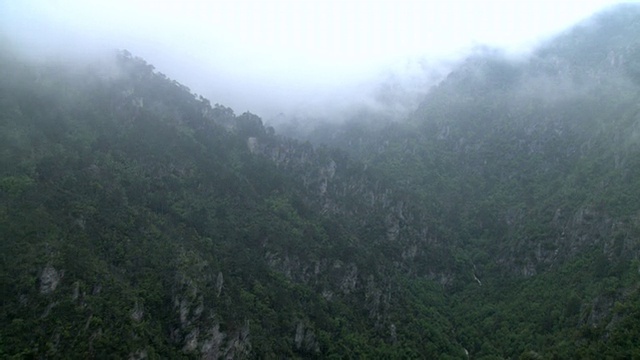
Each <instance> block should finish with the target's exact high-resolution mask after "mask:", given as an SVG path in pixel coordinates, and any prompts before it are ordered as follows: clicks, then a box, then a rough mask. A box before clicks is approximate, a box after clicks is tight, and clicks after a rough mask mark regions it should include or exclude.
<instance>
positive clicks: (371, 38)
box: [0, 0, 621, 119]
mask: <svg viewBox="0 0 640 360" xmlns="http://www.w3.org/2000/svg"><path fill="white" fill-rule="evenodd" d="M616 3H621V1H612V0H592V1H580V2H577V1H575V2H574V1H567V2H561V3H554V4H552V3H550V2H539V1H522V2H513V1H471V0H467V1H463V0H457V1H450V2H446V3H440V2H431V1H404V2H394V1H390V0H384V1H382V0H379V1H367V2H364V1H317V0H313V1H292V0H286V1H285V0H281V1H248V0H236V1H209V2H203V1H182V2H179V3H177V2H176V3H173V2H169V1H109V2H107V1H94V2H81V1H76V0H60V1H21V2H14V3H5V4H3V5H0V10H1V13H2V15H0V16H2V18H3V19H2V24H3V25H2V26H1V28H2V31H3V32H4V33H5V34H6V35H7V36H8V37H9V39H10V40H11V41H14V42H16V43H18V44H19V45H20V46H21V47H22V48H23V49H24V50H26V51H32V52H34V53H38V54H40V55H42V56H48V55H51V54H57V53H59V52H60V51H63V52H68V53H71V54H72V55H79V56H80V55H88V54H92V53H95V52H100V51H105V50H112V49H127V50H129V51H130V52H131V53H133V54H134V55H135V56H139V57H142V58H144V59H145V60H146V61H148V62H149V63H151V64H153V65H154V66H155V67H156V69H157V70H158V71H160V72H162V73H164V74H166V75H167V76H169V77H171V78H173V79H176V80H177V81H179V82H181V83H182V84H184V85H186V86H188V87H189V88H190V89H191V90H192V91H193V92H195V93H198V94H200V95H203V96H205V97H207V98H209V99H210V100H211V102H212V103H220V104H222V105H225V106H229V107H231V108H232V109H233V110H234V111H235V112H236V113H242V112H245V111H250V112H252V113H255V114H257V115H259V116H262V117H263V118H266V119H269V118H272V117H274V116H277V115H278V114H281V113H283V114H285V115H287V116H290V115H295V114H296V113H300V112H315V111H321V110H323V108H324V107H326V105H327V104H329V103H335V104H337V105H336V106H337V107H340V106H347V105H346V104H348V103H350V102H367V101H374V102H375V101H376V100H371V99H369V98H370V97H372V96H374V95H375V94H374V91H375V90H376V89H375V87H376V86H377V85H378V84H380V83H382V82H385V81H386V82H390V83H391V84H394V85H395V86H398V87H408V88H412V87H415V88H421V87H424V86H426V85H427V84H429V82H432V81H436V79H437V78H438V77H439V76H442V75H444V73H446V71H447V66H449V64H451V63H453V62H455V61H456V60H457V59H459V58H460V57H462V55H463V54H465V53H466V52H468V51H470V49H472V48H474V47H475V46H479V45H484V46H490V47H496V48H500V49H503V50H504V51H506V52H508V53H514V54H520V53H526V52H527V51H529V50H531V49H532V48H533V47H534V46H536V45H537V44H539V43H540V42H541V41H544V40H546V39H548V38H550V37H551V36H553V35H555V34H557V33H559V32H561V31H562V30H565V29H567V28H569V27H570V26H572V25H574V24H576V23H577V22H579V21H581V20H583V19H585V18H587V17H589V16H590V15H592V14H594V13H595V12H598V11H601V10H603V9H604V8H605V7H608V6H611V5H613V4H616ZM424 90H426V89H423V91H424ZM303 110H304V111H303ZM324 110H326V109H324ZM319 116H322V114H319Z"/></svg>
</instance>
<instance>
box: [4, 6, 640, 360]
mask: <svg viewBox="0 0 640 360" xmlns="http://www.w3.org/2000/svg"><path fill="white" fill-rule="evenodd" d="M638 19H640V11H639V9H638V8H637V7H634V6H625V7H622V8H619V9H618V10H617V11H613V12H610V13H606V14H603V15H601V16H600V17H599V18H597V19H595V20H594V23H593V24H591V26H596V27H598V31H596V32H594V31H592V30H591V29H592V27H585V26H583V27H577V28H576V29H574V30H572V31H570V32H567V33H566V34H563V35H561V36H560V37H558V38H557V39H555V40H554V41H552V42H550V43H549V44H547V45H545V46H543V47H541V48H540V49H539V50H538V51H537V52H536V53H534V54H533V55H532V56H531V58H529V59H527V60H526V61H524V60H521V61H512V60H508V59H505V58H504V57H503V56H501V55H500V54H496V53H493V52H488V51H485V52H481V53H479V54H476V55H474V56H473V57H470V58H469V59H468V61H467V62H466V63H464V64H462V65H461V66H460V67H459V68H458V69H456V70H455V71H454V72H453V73H452V74H451V75H450V76H449V77H448V78H447V79H446V80H444V81H443V82H442V83H441V84H440V85H439V86H437V87H435V88H434V89H432V90H431V91H430V92H429V94H428V95H427V96H426V97H425V99H424V100H423V102H422V104H421V106H420V107H419V108H418V109H417V111H416V112H415V113H413V114H412V115H411V116H410V117H409V118H408V119H407V120H406V121H403V122H397V123H377V124H376V126H375V127H368V125H367V123H366V121H361V120H360V121H352V122H347V123H346V124H343V125H335V124H334V125H323V126H320V127H319V128H318V129H317V130H316V132H313V133H312V134H311V135H310V136H309V138H310V139H312V140H313V141H314V142H317V143H316V144H313V145H312V144H311V143H309V142H301V141H296V140H292V139H290V138H287V137H283V136H281V135H277V134H276V132H275V130H274V129H272V128H270V127H266V126H264V125H263V123H262V121H261V119H260V118H259V117H257V116H255V115H253V114H250V113H245V114H242V115H235V114H234V113H233V111H232V110H231V109H229V108H226V107H224V106H221V105H217V104H216V105H213V106H212V105H211V104H210V103H209V101H208V100H206V99H204V98H202V97H199V96H196V95H193V94H192V93H191V92H190V90H189V89H188V88H186V87H185V86H183V85H181V84H179V83H177V82H175V81H172V80H170V79H168V78H167V77H166V76H164V75H163V74H161V73H159V72H157V71H155V69H154V68H153V67H152V66H151V65H149V64H147V63H146V62H145V61H143V60H142V59H139V58H135V57H133V56H132V55H131V54H129V53H128V52H121V53H119V54H118V55H117V56H116V57H115V59H113V60H112V61H103V62H102V63H100V65H86V66H79V65H78V64H75V66H70V65H65V64H64V63H59V64H55V63H44V62H36V61H28V60H24V59H22V58H21V57H20V56H18V55H16V54H15V53H14V52H13V50H12V49H11V48H10V46H9V45H7V44H3V45H2V47H3V49H2V50H3V51H1V52H0V293H1V294H2V298H1V299H2V301H1V302H0V356H1V357H3V358H14V359H21V358H133V359H138V358H220V357H232V358H254V357H257V358H341V359H342V358H439V359H447V358H449V359H464V358H474V359H502V358H508V359H518V358H519V359H538V358H544V359H547V358H549V359H566V358H576V359H583V358H640V350H639V347H638V345H637V344H636V342H637V339H638V338H640V300H639V299H640V260H639V256H638V252H639V250H640V246H639V245H640V243H639V242H638V238H639V236H640V208H639V206H640V205H639V204H640V173H639V171H640V170H639V169H640V162H639V161H640V160H639V159H640V83H639V82H638V81H637V76H636V75H637V70H638V66H637V64H639V63H640V58H639V57H638V56H639V54H640V51H639V50H638V49H640V43H638V42H637V40H636V34H637V33H638V31H639V30H638V24H640V22H639V20H638ZM587 53H588V56H585V55H584V54H587ZM356 138H357V139H359V140H358V141H352V140H353V139H356Z"/></svg>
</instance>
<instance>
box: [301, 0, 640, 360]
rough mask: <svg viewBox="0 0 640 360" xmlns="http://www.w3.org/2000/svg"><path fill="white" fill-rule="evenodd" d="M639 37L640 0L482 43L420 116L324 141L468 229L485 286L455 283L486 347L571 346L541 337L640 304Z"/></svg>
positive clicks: (461, 240)
mask: <svg viewBox="0 0 640 360" xmlns="http://www.w3.org/2000/svg"><path fill="white" fill-rule="evenodd" d="M639 31H640V8H639V7H638V6H637V5H625V6H620V7H616V8H613V9H611V10H609V11H607V12H605V13H603V14H600V15H598V16H596V17H594V18H593V19H590V20H588V21H586V22H585V23H582V24H579V25H578V26H576V27H575V28H573V29H570V30H568V31H567V32H565V33H563V34H561V35H560V36H558V37H556V38H555V39H552V40H551V41H549V42H548V43H547V44H544V45H543V46H541V47H540V48H539V49H538V50H537V51H535V52H534V53H533V54H532V55H531V56H529V57H527V58H524V59H523V58H520V59H513V58H509V57H507V56H505V55H503V54H501V53H500V52H498V51H493V50H490V49H480V50H478V51H477V52H476V53H475V54H474V55H473V56H470V57H469V58H468V59H467V60H466V61H465V62H464V63H462V64H461V66H459V67H458V68H457V69H455V70H454V71H453V72H452V73H451V74H450V75H449V76H448V78H447V79H445V80H444V81H443V82H442V83H441V84H439V85H438V86H437V87H434V88H433V89H431V91H430V92H429V94H428V95H427V96H426V97H425V99H424V100H423V102H422V104H421V105H420V107H419V108H418V109H417V110H416V112H415V113H414V114H413V115H412V116H410V118H409V119H407V121H404V122H389V123H387V124H386V125H381V124H380V123H377V124H375V126H373V127H372V126H370V125H369V123H368V121H367V119H355V120H353V121H350V122H346V123H345V124H343V125H339V126H336V125H321V126H319V127H318V129H317V130H316V132H312V133H311V134H310V135H308V137H307V138H308V139H311V140H314V141H316V142H317V143H324V144H328V145H330V146H336V147H340V148H342V149H344V150H345V151H347V152H349V153H350V154H351V155H352V156H354V157H355V158H357V159H360V160H361V161H363V162H364V163H365V164H367V166H368V167H369V168H370V169H375V170H376V171H379V172H381V173H384V174H385V175H386V176H388V177H389V179H390V180H391V181H393V182H394V183H395V184H396V185H397V186H399V187H402V188H403V189H405V190H406V191H408V192H410V193H413V194H415V199H416V201H417V202H418V203H420V204H422V208H423V209H426V212H427V213H429V214H432V215H433V216H434V217H435V218H436V219H438V224H439V225H440V226H441V228H442V229H443V230H442V231H444V232H447V234H448V235H447V238H448V239H455V241H454V243H455V244H457V248H456V251H455V255H454V256H455V258H456V261H458V262H461V263H465V264H468V267H470V268H472V269H473V270H474V276H476V277H477V278H478V283H479V282H480V281H481V282H482V290H480V289H479V288H477V289H476V288H473V287H472V285H469V283H467V282H463V285H462V286H461V287H458V288H456V290H455V291H454V297H455V298H456V300H454V301H453V302H454V303H456V305H454V306H453V307H454V309H453V310H452V313H453V314H455V315H453V317H454V318H455V320H454V322H455V323H456V325H457V326H460V327H466V326H467V324H469V323H474V324H483V325H476V327H475V329H473V331H471V330H470V333H471V334H473V336H462V337H458V339H459V341H460V343H461V344H463V345H464V346H465V347H466V348H467V349H470V351H471V352H472V354H476V355H477V356H481V355H484V354H487V355H488V354H493V355H497V356H500V357H514V356H516V355H518V354H519V353H520V352H519V350H518V351H516V350H515V349H518V346H519V347H520V349H522V350H523V351H524V350H525V349H526V348H527V347H529V348H532V349H545V348H546V349H547V351H542V352H541V354H543V355H544V354H550V353H553V351H565V350H561V349H562V348H563V347H565V345H566V344H565V345H562V346H560V344H559V343H557V342H556V343H555V344H554V345H551V346H550V345H549V344H550V343H552V342H554V341H557V340H553V339H549V338H546V339H542V338H540V336H542V337H545V336H547V335H546V334H548V333H554V332H556V331H561V332H562V331H566V332H565V334H564V335H563V337H565V338H568V339H571V338H573V337H574V336H578V337H581V336H583V335H584V334H583V333H584V332H587V333H589V334H592V333H591V329H598V330H597V331H595V333H597V334H598V335H597V336H593V337H592V338H590V339H591V340H593V339H597V340H598V341H605V340H607V339H609V336H610V333H609V332H610V331H611V329H613V328H615V325H616V324H618V317H620V316H621V315H620V314H619V313H613V314H612V311H613V310H614V308H615V307H614V304H616V302H619V303H620V304H629V303H632V302H633V301H635V300H634V299H636V298H637V296H638V283H637V274H638V271H639V270H640V269H639V268H638V255H639V253H638V252H639V250H640V241H639V240H638V239H639V236H640V207H639V205H638V204H640V202H639V200H640V182H639V180H640V173H638V169H639V166H640V164H639V163H638V159H639V158H640V156H639V155H640V137H639V134H640V105H639V104H640V82H638V64H640V52H639V51H640V43H639V42H638V38H637V34H638V32H639ZM379 127H382V129H379ZM569 279H570V280H569ZM633 279H636V280H633ZM560 284H562V285H560ZM476 285H477V284H476ZM458 290H460V291H458ZM496 293H499V294H501V295H500V296H496V295H495V294H496ZM525 294H528V295H525ZM538 299H543V300H538ZM496 304H500V305H498V306H496ZM564 304H574V307H573V309H574V310H572V311H569V313H567V311H568V309H567V308H564ZM625 306H627V305H624V306H622V307H621V308H625ZM628 306H630V307H629V308H625V309H627V310H624V311H622V314H627V312H628V311H629V309H632V308H634V306H632V305H628ZM621 308H618V310H620V309H621ZM471 314H475V315H471ZM550 314H553V315H550ZM569 314H572V315H571V316H569ZM545 317H546V320H545ZM514 324H519V325H514ZM586 324H588V326H586ZM583 326H584V328H583ZM561 329H564V330H561ZM578 329H582V330H578ZM605 329H607V330H605ZM525 330H526V331H525ZM569 330H571V331H577V333H576V334H577V335H575V334H574V333H572V332H571V331H569ZM624 331H627V332H628V333H636V334H637V331H638V330H637V329H636V330H630V329H626V330H624ZM463 332H464V331H463ZM488 334H491V335H488ZM554 336H555V337H556V338H557V334H556V335H554ZM589 336H591V335H589ZM510 338H517V339H518V340H514V341H513V344H509V341H507V340H506V339H510ZM471 339H473V340H471ZM481 339H485V340H489V339H491V341H488V342H486V343H485V344H483V340H481ZM583 340H584V339H583ZM518 342H520V344H519V345H518ZM568 343H569V344H571V345H566V348H573V349H574V350H575V349H576V348H575V346H577V348H583V347H585V348H590V349H594V348H597V349H598V351H604V348H603V347H598V346H604V345H602V344H601V345H594V344H589V343H587V342H584V341H578V342H573V341H569V342H568ZM605 343H606V341H605ZM534 344H535V345H534ZM532 345H533V346H532ZM558 346H559V347H558ZM550 348H551V349H553V348H555V350H549V349H550ZM574 350H572V351H569V352H565V353H564V355H563V356H562V357H568V356H569V355H568V354H570V353H571V354H575V351H577V350H575V351H574ZM596 353H597V352H596ZM583 356H585V354H584V353H583Z"/></svg>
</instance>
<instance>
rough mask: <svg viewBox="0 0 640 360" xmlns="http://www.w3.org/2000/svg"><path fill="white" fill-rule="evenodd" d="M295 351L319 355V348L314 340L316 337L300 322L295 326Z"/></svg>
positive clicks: (311, 330) (310, 329)
mask: <svg viewBox="0 0 640 360" xmlns="http://www.w3.org/2000/svg"><path fill="white" fill-rule="evenodd" d="M294 342H295V344H296V349H298V350H300V351H303V352H306V353H319V352H320V346H319V345H318V341H317V340H316V335H315V333H314V331H313V329H312V328H310V327H308V326H306V325H305V324H304V322H303V321H302V320H301V321H299V322H298V325H297V326H296V334H295V337H294Z"/></svg>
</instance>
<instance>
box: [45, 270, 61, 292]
mask: <svg viewBox="0 0 640 360" xmlns="http://www.w3.org/2000/svg"><path fill="white" fill-rule="evenodd" d="M63 276H64V271H61V272H59V271H58V270H56V269H55V268H54V267H53V266H51V265H47V266H45V268H44V269H43V270H42V273H40V293H41V294H51V293H52V292H54V291H55V290H56V288H57V287H58V284H59V283H60V280H62V277H63Z"/></svg>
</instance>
